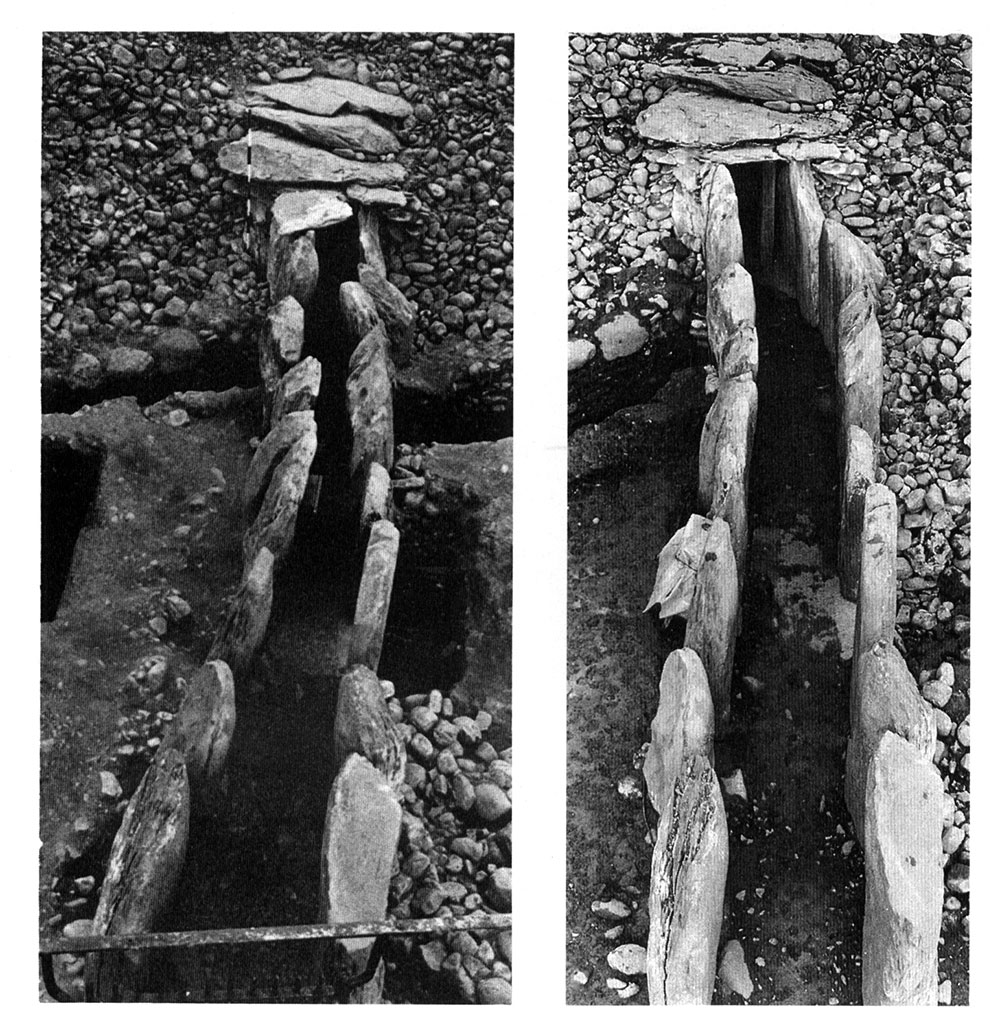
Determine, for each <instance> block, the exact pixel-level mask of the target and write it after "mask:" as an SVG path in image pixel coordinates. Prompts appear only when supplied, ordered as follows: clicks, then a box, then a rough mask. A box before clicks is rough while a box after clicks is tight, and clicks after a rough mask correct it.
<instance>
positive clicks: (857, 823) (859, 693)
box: [844, 641, 941, 851]
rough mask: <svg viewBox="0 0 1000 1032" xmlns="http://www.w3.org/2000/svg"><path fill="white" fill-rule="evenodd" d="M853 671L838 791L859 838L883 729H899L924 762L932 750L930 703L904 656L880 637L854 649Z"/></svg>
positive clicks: (863, 829)
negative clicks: (857, 650)
mask: <svg viewBox="0 0 1000 1032" xmlns="http://www.w3.org/2000/svg"><path fill="white" fill-rule="evenodd" d="M853 673H854V678H853V686H852V691H851V734H850V737H849V739H848V741H847V758H846V762H845V777H844V797H845V800H846V802H847V808H848V810H850V812H851V817H852V818H853V820H854V828H855V831H856V832H857V834H858V838H859V840H860V841H861V842H862V844H865V842H866V839H865V836H866V835H867V831H866V828H867V825H866V823H865V806H866V795H865V785H866V783H867V780H868V776H869V770H870V767H871V763H872V757H873V756H874V754H875V750H876V747H877V746H878V743H879V741H880V739H881V738H882V736H883V734H884V733H885V732H886V731H892V732H893V733H894V734H897V735H899V737H900V738H903V739H905V740H906V741H907V742H908V743H909V744H910V745H911V746H912V747H913V748H914V750H915V751H916V753H917V755H918V756H919V757H920V758H921V759H922V760H923V761H924V762H926V763H928V764H929V763H930V762H931V760H932V758H933V756H934V742H935V739H936V728H935V723H934V720H933V716H932V713H931V707H930V705H929V704H928V703H927V702H925V701H924V700H923V699H922V698H921V697H920V693H919V692H918V690H917V685H916V682H915V681H914V680H913V676H912V674H910V672H909V670H908V669H907V667H906V661H905V660H904V659H903V657H902V656H901V655H900V654H899V650H898V649H896V648H895V647H894V646H892V645H890V644H888V643H887V642H884V641H880V642H876V643H875V644H874V645H873V646H872V648H871V649H869V650H868V651H867V652H864V653H862V654H861V655H857V654H855V657H854V671H853ZM938 837H939V839H940V829H939V836H938ZM940 848H941V844H940V841H938V850H939V851H940Z"/></svg>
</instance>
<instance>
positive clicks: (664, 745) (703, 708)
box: [642, 648, 715, 813]
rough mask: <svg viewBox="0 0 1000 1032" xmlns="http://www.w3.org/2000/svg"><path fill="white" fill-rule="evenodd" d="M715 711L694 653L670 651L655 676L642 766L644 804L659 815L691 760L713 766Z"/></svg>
mask: <svg viewBox="0 0 1000 1032" xmlns="http://www.w3.org/2000/svg"><path fill="white" fill-rule="evenodd" d="M714 739H715V710H714V708H713V706H712V693H711V691H710V690H709V687H708V678H707V677H706V676H705V668H704V666H703V665H702V662H701V660H700V659H699V658H698V653H697V652H695V651H694V650H693V649H688V648H684V649H675V650H674V651H673V652H671V653H670V655H669V656H667V661H666V663H664V664H663V673H662V674H661V675H660V705H659V707H658V709H657V711H656V716H655V717H654V718H653V724H652V742H651V744H650V747H649V751H648V752H647V753H646V759H645V762H644V764H643V768H642V773H643V776H644V777H645V779H646V786H647V788H648V790H649V798H650V801H651V802H652V804H653V806H655V807H656V811H657V813H663V812H664V811H665V810H666V809H667V807H668V805H669V804H670V799H671V797H672V796H673V792H674V785H675V782H676V781H677V778H678V777H680V775H681V773H682V771H683V770H684V768H685V767H686V765H687V763H688V761H689V760H690V759H691V758H692V757H694V756H706V757H707V758H708V762H709V763H714V756H713V746H712V743H713V741H714Z"/></svg>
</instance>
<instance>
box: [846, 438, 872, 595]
mask: <svg viewBox="0 0 1000 1032" xmlns="http://www.w3.org/2000/svg"><path fill="white" fill-rule="evenodd" d="M875 461H876V460H875V442H874V440H872V438H871V437H870V436H869V435H868V434H867V433H865V431H864V430H862V429H861V427H859V426H848V427H847V457H846V458H845V460H844V473H843V479H842V481H841V490H840V546H839V550H838V563H837V566H838V569H839V571H840V593H841V595H843V596H844V598H846V599H847V600H848V601H849V602H854V601H856V600H857V597H858V579H859V577H860V576H861V552H862V542H863V534H864V527H865V496H866V493H867V491H868V488H869V487H871V485H872V484H874V483H875Z"/></svg>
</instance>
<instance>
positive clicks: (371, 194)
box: [347, 183, 406, 208]
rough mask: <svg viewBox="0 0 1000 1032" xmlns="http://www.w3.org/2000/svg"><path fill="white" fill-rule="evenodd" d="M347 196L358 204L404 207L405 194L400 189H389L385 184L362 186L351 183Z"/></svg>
mask: <svg viewBox="0 0 1000 1032" xmlns="http://www.w3.org/2000/svg"><path fill="white" fill-rule="evenodd" d="M347 196H348V197H349V198H350V199H351V200H352V201H357V202H358V204H370V205H381V206H382V207H385V208H405V207H406V194H405V193H403V191H402V190H391V189H389V188H388V187H385V186H362V185H361V184H360V183H351V184H350V186H348V188H347Z"/></svg>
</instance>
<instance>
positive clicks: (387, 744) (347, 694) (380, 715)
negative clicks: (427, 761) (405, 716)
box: [333, 664, 406, 791]
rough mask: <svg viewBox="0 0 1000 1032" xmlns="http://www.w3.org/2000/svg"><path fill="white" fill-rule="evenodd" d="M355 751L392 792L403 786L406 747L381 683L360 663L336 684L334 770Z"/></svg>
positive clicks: (337, 769) (340, 766)
mask: <svg viewBox="0 0 1000 1032" xmlns="http://www.w3.org/2000/svg"><path fill="white" fill-rule="evenodd" d="M352 753H357V754H358V756H363V757H364V758H365V759H366V760H368V761H369V762H370V763H371V764H372V765H373V766H374V767H375V769H376V770H378V771H379V772H380V773H381V774H383V775H384V776H385V778H386V780H387V781H388V782H389V785H390V786H391V787H392V789H393V791H396V790H397V789H398V788H399V787H400V785H402V783H403V774H404V773H405V771H406V747H405V745H404V744H403V741H402V739H401V737H400V734H399V732H398V731H397V729H396V724H395V722H394V721H393V719H392V717H391V715H390V714H389V708H388V706H386V704H385V692H384V691H383V690H382V685H381V682H380V681H379V679H378V677H377V676H376V675H375V672H374V671H373V670H371V669H370V668H368V667H366V666H363V665H360V664H358V665H355V666H352V667H350V668H349V669H348V670H347V672H346V673H345V674H344V675H343V677H341V678H340V682H339V684H338V686H337V715H336V718H335V720H334V726H333V769H334V770H335V771H339V770H340V769H341V768H342V767H343V765H344V764H345V763H346V762H347V758H348V757H349V756H350V755H351V754H352Z"/></svg>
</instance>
